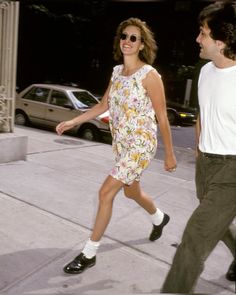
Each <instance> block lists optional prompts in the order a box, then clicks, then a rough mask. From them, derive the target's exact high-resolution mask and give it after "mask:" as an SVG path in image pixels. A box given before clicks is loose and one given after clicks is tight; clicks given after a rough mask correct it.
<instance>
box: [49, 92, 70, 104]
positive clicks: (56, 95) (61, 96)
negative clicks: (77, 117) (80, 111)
mask: <svg viewBox="0 0 236 295" xmlns="http://www.w3.org/2000/svg"><path fill="white" fill-rule="evenodd" d="M50 104H53V105H57V106H60V107H64V105H70V106H72V103H71V101H70V100H69V99H68V97H67V96H66V94H65V93H64V92H61V91H58V90H53V91H52V94H51V98H50Z"/></svg>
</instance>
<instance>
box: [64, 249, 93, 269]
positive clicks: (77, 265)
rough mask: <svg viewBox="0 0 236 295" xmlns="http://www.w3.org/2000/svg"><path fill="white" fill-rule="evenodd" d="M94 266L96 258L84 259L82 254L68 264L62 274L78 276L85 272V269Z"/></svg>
mask: <svg viewBox="0 0 236 295" xmlns="http://www.w3.org/2000/svg"><path fill="white" fill-rule="evenodd" d="M95 264H96V256H94V257H92V258H86V257H85V256H84V254H83V253H80V254H79V255H78V256H77V257H75V259H74V260H72V261H71V262H70V263H68V264H67V265H66V266H65V267H64V268H63V270H64V272H66V273H69V274H79V273H82V272H83V271H85V269H86V268H88V267H92V266H94V265H95Z"/></svg>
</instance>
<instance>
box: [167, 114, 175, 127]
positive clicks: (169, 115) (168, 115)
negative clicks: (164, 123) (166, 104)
mask: <svg viewBox="0 0 236 295" xmlns="http://www.w3.org/2000/svg"><path fill="white" fill-rule="evenodd" d="M167 117H168V120H169V123H170V125H172V124H175V123H176V115H175V113H174V112H173V111H169V110H167Z"/></svg>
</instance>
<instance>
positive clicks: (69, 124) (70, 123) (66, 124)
mask: <svg viewBox="0 0 236 295" xmlns="http://www.w3.org/2000/svg"><path fill="white" fill-rule="evenodd" d="M74 126H75V123H74V122H73V120H69V121H64V122H61V123H59V124H58V125H57V126H56V132H57V134H58V135H62V133H63V132H64V131H66V130H69V129H71V128H73V127H74Z"/></svg>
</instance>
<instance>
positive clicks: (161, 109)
mask: <svg viewBox="0 0 236 295" xmlns="http://www.w3.org/2000/svg"><path fill="white" fill-rule="evenodd" d="M143 86H144V87H145V88H146V89H147V92H148V95H149V96H150V98H151V101H152V105H153V109H154V111H155V113H156V117H157V120H158V124H159V128H160V132H161V136H162V139H163V143H164V147H165V169H166V170H167V171H173V169H175V168H176V165H177V163H176V158H175V155H174V151H173V144H172V136H171V131H170V124H169V121H168V117H167V111H166V99H165V91H164V86H163V82H162V80H161V78H160V76H159V75H158V73H157V72H156V71H151V72H150V73H148V75H147V77H146V78H145V79H144V81H143Z"/></svg>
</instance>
